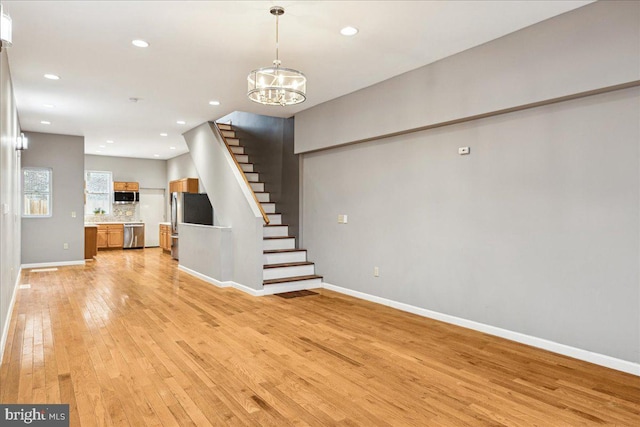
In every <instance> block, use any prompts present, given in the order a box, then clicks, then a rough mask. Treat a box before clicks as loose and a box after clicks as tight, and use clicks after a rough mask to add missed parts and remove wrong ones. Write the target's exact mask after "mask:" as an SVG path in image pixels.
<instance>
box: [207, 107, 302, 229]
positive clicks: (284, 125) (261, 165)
mask: <svg viewBox="0 0 640 427" xmlns="http://www.w3.org/2000/svg"><path fill="white" fill-rule="evenodd" d="M217 121H218V122H220V123H227V122H231V123H232V124H233V128H234V130H235V131H236V136H238V138H240V144H242V146H244V148H245V153H246V154H248V155H249V161H250V162H251V163H253V165H254V171H256V172H258V173H259V174H260V181H262V182H264V184H265V191H267V192H268V193H270V197H271V200H272V201H274V202H276V210H277V212H278V213H281V214H282V223H283V224H287V225H288V226H289V235H291V236H296V237H297V236H298V227H299V209H300V208H299V206H300V199H299V160H298V157H299V156H298V155H296V154H294V152H293V150H294V144H293V129H294V119H293V118H290V119H283V118H279V117H270V116H262V115H258V114H251V113H245V112H242V111H235V112H233V113H231V114H229V115H227V116H224V117H222V118H221V119H218V120H217Z"/></svg>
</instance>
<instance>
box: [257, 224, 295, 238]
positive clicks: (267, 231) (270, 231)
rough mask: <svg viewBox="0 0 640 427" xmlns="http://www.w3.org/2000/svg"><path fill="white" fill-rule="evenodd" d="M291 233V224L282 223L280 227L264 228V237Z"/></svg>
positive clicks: (282, 235)
mask: <svg viewBox="0 0 640 427" xmlns="http://www.w3.org/2000/svg"><path fill="white" fill-rule="evenodd" d="M288 235H289V226H287V225H281V226H278V227H264V228H263V229H262V236H263V237H284V236H288Z"/></svg>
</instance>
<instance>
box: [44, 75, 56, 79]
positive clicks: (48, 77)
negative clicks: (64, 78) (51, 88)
mask: <svg viewBox="0 0 640 427" xmlns="http://www.w3.org/2000/svg"><path fill="white" fill-rule="evenodd" d="M44 78H45V79H49V80H60V76H56V75H55V74H45V75H44Z"/></svg>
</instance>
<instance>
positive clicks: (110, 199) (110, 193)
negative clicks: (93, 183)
mask: <svg viewBox="0 0 640 427" xmlns="http://www.w3.org/2000/svg"><path fill="white" fill-rule="evenodd" d="M88 173H106V174H109V190H108V198H107V199H108V201H107V205H106V206H105V208H104V211H105V212H104V215H111V211H112V204H113V172H111V171H96V170H88V169H87V170H85V171H84V179H85V190H84V191H85V197H87V196H88V195H89V194H105V193H92V192H89V190H88V188H89V186H88V185H87V184H86V179H87V174H88ZM86 204H87V202H86V199H85V212H84V214H85V215H96V214H95V213H94V212H87V211H86Z"/></svg>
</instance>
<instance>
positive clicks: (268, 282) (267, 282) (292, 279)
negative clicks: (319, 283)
mask: <svg viewBox="0 0 640 427" xmlns="http://www.w3.org/2000/svg"><path fill="white" fill-rule="evenodd" d="M313 279H322V276H318V275H315V274H310V275H308V276H297V277H285V278H282V279H271V280H265V281H263V282H262V284H263V285H275V284H277V283H288V282H297V281H301V280H313Z"/></svg>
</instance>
